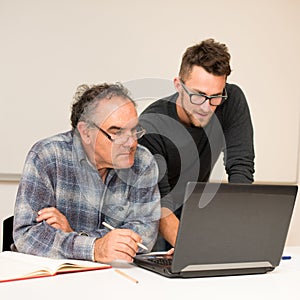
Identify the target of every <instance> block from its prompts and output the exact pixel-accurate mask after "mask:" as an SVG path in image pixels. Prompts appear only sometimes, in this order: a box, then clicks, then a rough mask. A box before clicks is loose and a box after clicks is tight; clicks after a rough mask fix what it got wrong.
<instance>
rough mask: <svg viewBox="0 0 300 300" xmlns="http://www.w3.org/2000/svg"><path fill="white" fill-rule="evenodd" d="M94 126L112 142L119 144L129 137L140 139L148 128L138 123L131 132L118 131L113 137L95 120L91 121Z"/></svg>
mask: <svg viewBox="0 0 300 300" xmlns="http://www.w3.org/2000/svg"><path fill="white" fill-rule="evenodd" d="M91 124H92V125H93V126H95V127H96V128H97V129H98V130H99V131H101V132H102V133H103V134H104V135H105V136H106V137H107V138H108V139H109V140H110V141H111V142H113V143H116V144H118V145H121V144H125V143H126V142H127V141H128V140H129V138H130V137H131V138H132V139H134V140H135V141H136V140H138V139H140V138H141V137H142V136H143V135H144V134H145V133H146V129H144V128H142V126H140V125H138V126H136V127H135V128H134V129H132V130H131V134H127V133H124V132H123V131H122V130H119V131H117V132H116V133H115V134H114V136H115V137H112V136H111V135H110V134H108V133H107V132H106V131H105V130H103V129H102V128H100V127H99V126H98V125H97V124H95V123H94V122H91Z"/></svg>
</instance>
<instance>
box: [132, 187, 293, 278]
mask: <svg viewBox="0 0 300 300" xmlns="http://www.w3.org/2000/svg"><path fill="white" fill-rule="evenodd" d="M297 190H298V187H297V186H296V185H269V184H268V185H266V184H231V183H221V184H220V183H201V182H188V183H187V186H186V191H185V199H184V203H183V208H182V215H181V222H180V226H179V231H178V235H177V240H176V245H175V251H174V254H173V255H172V256H170V255H164V254H159V253H157V254H156V253H155V252H154V253H152V254H151V253H150V254H139V255H137V256H136V257H135V259H134V263H135V264H136V265H137V266H140V267H142V268H145V269H147V270H150V271H153V272H156V273H159V274H161V275H163V276H166V277H171V278H172V277H175V278H176V277H181V278H190V277H207V276H224V275H242V274H262V273H266V272H269V271H272V270H274V268H275V267H277V266H278V265H279V263H280V260H281V257H282V253H283V249H284V246H285V241H286V237H287V233H288V229H289V224H290V220H291V217H292V212H293V208H294V204H295V200H296V194H297Z"/></svg>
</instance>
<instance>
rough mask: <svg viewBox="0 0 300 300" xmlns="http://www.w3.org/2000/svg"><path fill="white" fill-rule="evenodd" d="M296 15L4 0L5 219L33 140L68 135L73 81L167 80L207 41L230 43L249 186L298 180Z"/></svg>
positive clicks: (281, 9)
mask: <svg viewBox="0 0 300 300" xmlns="http://www.w3.org/2000/svg"><path fill="white" fill-rule="evenodd" d="M299 13H300V1H298V0H265V1H259V0H253V1H239V0H227V1H221V0H220V1H217V0H212V1H199V0H185V1H180V2H179V1H178V2H177V1H168V0H166V1H161V0H160V1H159V0H153V1H143V0H140V1H138V0H136V1H135V0H126V1H122V0H119V1H117V0H111V1H100V0H99V1H96V0H77V1H76V0H75V1H72V0H61V1H58V0H54V1H38V0H36V1H34V0H28V1H21V0H19V1H16V0H0V38H1V47H0V82H1V88H0V99H1V100H0V101H1V117H0V136H1V139H2V142H1V155H0V179H2V182H1V183H0V196H1V201H2V202H1V217H2V216H5V215H8V214H10V213H11V211H12V207H13V203H14V199H15V193H16V188H17V183H16V182H14V174H20V173H21V172H22V168H23V163H24V159H25V156H26V154H27V152H28V150H29V149H30V147H31V146H32V144H33V143H34V142H35V141H37V140H39V139H41V138H44V137H47V136H50V135H53V134H56V133H58V132H62V131H67V130H69V128H70V125H69V124H70V122H69V116H70V105H71V102H72V97H73V94H74V92H75V89H76V87H77V86H78V85H79V84H82V83H88V84H93V83H101V82H105V81H106V82H116V81H120V82H132V81H138V80H141V79H145V78H154V79H159V80H165V81H169V82H170V83H171V81H172V79H173V78H174V76H176V75H177V72H178V68H179V64H180V60H181V56H182V54H183V52H184V51H185V49H186V48H187V47H188V46H191V45H193V44H195V43H197V42H200V41H201V40H203V39H206V38H210V37H213V38H215V39H217V40H218V41H221V42H224V43H226V44H227V45H228V47H229V50H230V53H231V54H232V75H231V76H230V77H229V78H228V82H232V83H237V84H238V85H240V87H241V88H242V89H243V90H244V92H245V94H246V97H247V99H248V102H249V106H250V109H251V113H252V118H253V124H254V129H255V150H256V173H255V180H256V181H257V182H283V183H299V175H298V174H299V165H300V164H299V139H300V137H299V111H300V110H299V108H300V105H299V103H300V96H299V95H300V93H299V79H300V78H299V70H300V55H299V53H300V34H299V28H300V19H299ZM170 89H171V90H172V85H171V84H170ZM148 100H149V101H152V100H153V99H148ZM7 174H8V175H7ZM17 177H18V176H17ZM295 218H297V214H296V217H295ZM295 238H296V234H295ZM292 241H294V240H293V239H292ZM298 241H299V244H300V238H299V237H298Z"/></svg>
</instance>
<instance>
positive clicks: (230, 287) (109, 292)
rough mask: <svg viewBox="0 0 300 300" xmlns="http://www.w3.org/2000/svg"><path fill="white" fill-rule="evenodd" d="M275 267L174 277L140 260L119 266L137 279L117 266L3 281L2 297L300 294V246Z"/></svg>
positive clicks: (280, 296) (290, 296)
mask: <svg viewBox="0 0 300 300" xmlns="http://www.w3.org/2000/svg"><path fill="white" fill-rule="evenodd" d="M284 254H286V255H291V256H292V259H291V260H283V261H281V263H280V265H279V266H278V267H277V268H276V269H275V270H274V271H272V272H270V273H267V274H263V275H242V276H227V277H209V278H192V279H168V278H165V277H163V276H160V275H157V274H155V273H152V272H150V271H146V270H143V269H141V268H138V267H136V266H134V265H130V264H124V265H122V266H117V267H118V269H120V270H122V271H124V272H125V273H127V274H128V275H131V276H132V277H134V278H136V279H137V280H139V283H138V284H136V283H133V282H132V281H130V280H128V279H127V278H125V277H123V276H121V275H119V274H118V273H116V272H115V271H114V268H112V269H107V270H100V271H91V272H82V273H74V274H66V275H58V276H54V277H48V278H39V279H30V280H22V281H15V282H7V283H1V284H0V299H1V300H4V299H13V300H14V299H16V300H17V299H20V300H27V299H28V300H29V299H30V300H33V299H41V300H48V299H49V300H60V299H65V300H68V299H70V300H77V299H78V300H79V299H80V300H87V299H92V300H93V299H97V300H98V299H101V300H107V299H121V300H125V299H130V300H133V299H141V300H144V299H152V300H154V299H181V300H185V299H203V300H208V299H231V300H232V299H251V300H253V299H255V300H257V299H264V300H265V299H272V300H275V299H280V300H281V299H289V300H290V299H298V300H299V299H300V247H288V248H286V250H285V251H284Z"/></svg>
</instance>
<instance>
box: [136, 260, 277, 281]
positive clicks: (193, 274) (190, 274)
mask: <svg viewBox="0 0 300 300" xmlns="http://www.w3.org/2000/svg"><path fill="white" fill-rule="evenodd" d="M138 266H139V267H141V268H143V269H146V270H148V271H152V272H154V273H157V274H160V275H162V276H164V277H168V278H201V277H219V276H238V275H254V274H265V273H268V272H271V271H273V270H274V269H275V267H263V268H249V269H234V270H233V269H230V270H228V269H222V270H205V271H187V272H179V273H171V272H170V269H168V268H165V267H161V268H157V266H153V265H151V264H148V263H147V262H141V261H139V263H138Z"/></svg>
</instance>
